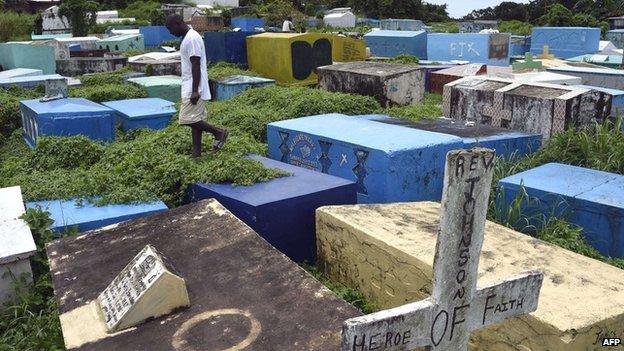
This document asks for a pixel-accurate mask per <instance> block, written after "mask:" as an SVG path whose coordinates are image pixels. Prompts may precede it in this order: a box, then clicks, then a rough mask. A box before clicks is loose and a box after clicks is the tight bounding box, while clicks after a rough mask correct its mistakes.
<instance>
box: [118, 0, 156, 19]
mask: <svg viewBox="0 0 624 351" xmlns="http://www.w3.org/2000/svg"><path fill="white" fill-rule="evenodd" d="M158 9H160V2H157V1H143V0H138V1H135V2H132V3H130V4H129V5H128V7H126V8H125V9H122V10H119V16H120V17H122V18H136V19H137V20H144V21H150V20H151V18H150V16H151V14H152V12H153V11H155V10H158Z"/></svg>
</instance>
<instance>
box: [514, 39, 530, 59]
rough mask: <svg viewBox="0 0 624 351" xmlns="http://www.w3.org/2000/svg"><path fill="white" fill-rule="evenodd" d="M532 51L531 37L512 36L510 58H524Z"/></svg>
mask: <svg viewBox="0 0 624 351" xmlns="http://www.w3.org/2000/svg"><path fill="white" fill-rule="evenodd" d="M530 51H531V37H530V36H522V35H512V36H511V42H510V44H509V56H524V54H526V53H527V52H530Z"/></svg>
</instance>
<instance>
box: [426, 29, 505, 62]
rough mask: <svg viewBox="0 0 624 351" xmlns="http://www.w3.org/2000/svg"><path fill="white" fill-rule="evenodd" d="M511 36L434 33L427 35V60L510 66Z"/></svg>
mask: <svg viewBox="0 0 624 351" xmlns="http://www.w3.org/2000/svg"><path fill="white" fill-rule="evenodd" d="M509 41H510V35H509V34H500V33H459V34H450V33H432V34H428V35H427V59H428V60H433V61H453V60H457V61H465V62H466V63H481V64H487V65H493V66H509Z"/></svg>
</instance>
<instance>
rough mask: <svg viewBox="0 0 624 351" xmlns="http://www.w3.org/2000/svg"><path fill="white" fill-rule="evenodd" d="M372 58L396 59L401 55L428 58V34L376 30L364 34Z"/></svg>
mask: <svg viewBox="0 0 624 351" xmlns="http://www.w3.org/2000/svg"><path fill="white" fill-rule="evenodd" d="M364 40H365V41H366V45H367V46H368V47H369V48H370V52H371V55H372V56H377V57H396V56H398V55H401V54H408V55H413V56H416V57H418V58H420V59H426V58H427V32H425V31H424V30H420V31H398V30H375V31H371V32H368V33H366V34H364Z"/></svg>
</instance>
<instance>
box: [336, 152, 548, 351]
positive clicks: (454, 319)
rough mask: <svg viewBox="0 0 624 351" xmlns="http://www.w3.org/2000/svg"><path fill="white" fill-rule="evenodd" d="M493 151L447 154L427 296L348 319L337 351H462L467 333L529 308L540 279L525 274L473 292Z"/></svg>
mask: <svg viewBox="0 0 624 351" xmlns="http://www.w3.org/2000/svg"><path fill="white" fill-rule="evenodd" d="M493 166H494V152H493V151H492V150H488V149H482V148H475V149H471V150H455V151H451V152H449V153H448V154H447V159H446V167H445V174H444V190H443V194H442V215H441V218H440V231H439V234H438V241H437V245H436V253H435V259H434V264H433V292H432V294H431V297H430V298H428V299H426V300H423V301H418V302H414V303H410V304H407V305H403V306H400V307H396V308H393V309H389V310H385V311H380V312H377V313H373V314H370V315H366V316H362V317H356V318H352V319H350V320H347V321H346V322H345V323H344V325H343V334H342V350H343V351H347V350H348V351H355V350H413V349H414V348H416V347H419V346H427V347H429V349H431V350H467V348H468V340H469V337H470V333H471V332H472V331H474V330H477V329H480V328H483V327H486V326H488V325H491V324H494V323H497V322H501V321H503V320H505V319H508V318H511V317H514V316H518V315H522V314H526V313H529V312H533V311H535V310H536V309H537V305H538V298H539V291H540V288H541V286H542V280H543V274H542V273H541V272H538V271H527V272H524V273H520V274H518V275H516V276H514V277H510V278H508V279H506V280H504V281H502V282H498V283H494V284H491V285H489V286H486V287H485V288H482V289H480V290H477V289H476V285H477V271H478V265H479V256H480V253H481V246H482V244H483V234H484V228H485V221H486V215H487V207H488V198H489V193H490V186H491V183H492V174H493V171H494V167H493Z"/></svg>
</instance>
